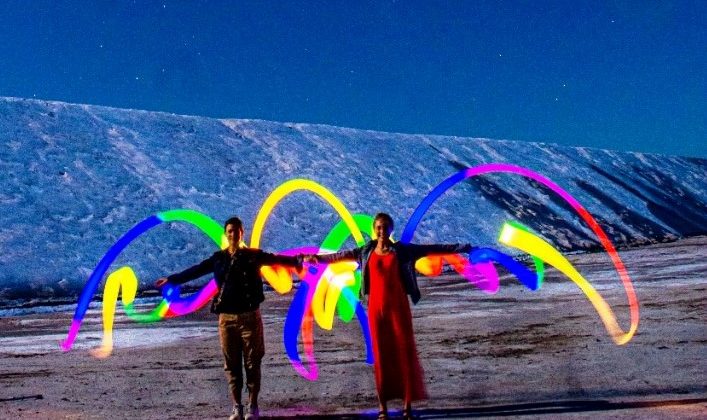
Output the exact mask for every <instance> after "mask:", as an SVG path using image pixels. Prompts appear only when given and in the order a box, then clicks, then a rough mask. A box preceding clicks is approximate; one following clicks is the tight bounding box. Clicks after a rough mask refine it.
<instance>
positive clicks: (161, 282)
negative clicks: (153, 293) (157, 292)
mask: <svg viewBox="0 0 707 420" xmlns="http://www.w3.org/2000/svg"><path fill="white" fill-rule="evenodd" d="M168 282H169V280H167V277H160V278H159V279H157V281H156V282H155V287H156V288H158V289H159V288H161V287H162V286H164V285H165V284H167V283H168Z"/></svg>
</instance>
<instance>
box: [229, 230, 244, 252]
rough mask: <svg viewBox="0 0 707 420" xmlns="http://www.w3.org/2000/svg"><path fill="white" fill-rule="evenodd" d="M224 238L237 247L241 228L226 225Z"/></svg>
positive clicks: (241, 237)
mask: <svg viewBox="0 0 707 420" xmlns="http://www.w3.org/2000/svg"><path fill="white" fill-rule="evenodd" d="M226 239H228V245H229V246H231V247H238V244H239V243H241V239H243V228H241V229H236V228H235V226H234V225H226Z"/></svg>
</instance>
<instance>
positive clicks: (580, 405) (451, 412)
mask: <svg viewBox="0 0 707 420" xmlns="http://www.w3.org/2000/svg"><path fill="white" fill-rule="evenodd" d="M694 404H707V398H688V399H671V400H651V401H645V400H641V401H621V402H611V401H606V400H571V401H548V402H539V403H522V404H505V405H493V406H484V407H467V408H448V409H435V408H426V409H420V410H414V412H413V414H414V417H415V418H419V419H440V418H476V417H505V416H523V415H525V416H527V415H547V414H562V413H581V412H591V411H613V410H631V409H643V408H659V407H669V406H680V405H694ZM389 415H390V418H400V417H402V413H401V412H400V411H391V412H390V413H389ZM294 417H300V416H294ZM302 417H307V418H311V419H322V420H324V419H332V420H334V419H336V420H344V419H374V418H376V417H377V413H365V414H337V415H312V414H307V415H306V416H302ZM262 418H263V419H290V418H292V417H289V416H288V417H282V416H278V417H262Z"/></svg>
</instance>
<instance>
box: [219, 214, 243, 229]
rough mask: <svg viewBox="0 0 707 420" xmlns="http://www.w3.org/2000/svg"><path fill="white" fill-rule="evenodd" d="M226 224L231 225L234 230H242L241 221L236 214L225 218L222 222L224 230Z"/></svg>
mask: <svg viewBox="0 0 707 420" xmlns="http://www.w3.org/2000/svg"><path fill="white" fill-rule="evenodd" d="M228 225H233V228H234V229H236V230H243V222H242V221H241V219H239V218H237V217H236V216H233V217H231V218H229V219H228V220H226V223H224V224H223V230H226V228H227V227H228Z"/></svg>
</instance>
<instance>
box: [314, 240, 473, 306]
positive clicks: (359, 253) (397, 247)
mask: <svg viewBox="0 0 707 420" xmlns="http://www.w3.org/2000/svg"><path fill="white" fill-rule="evenodd" d="M376 244H377V242H376V241H370V242H369V243H367V244H366V245H364V246H362V247H359V248H354V249H350V250H347V251H341V252H337V253H334V254H326V255H317V259H318V260H319V261H320V262H323V263H332V262H336V261H344V260H353V261H356V262H357V263H358V266H359V268H361V272H362V273H363V287H362V288H361V293H362V294H363V295H367V294H368V291H369V288H370V285H369V275H368V260H369V259H370V257H371V253H372V252H373V250H375V249H376ZM392 247H393V252H395V255H396V257H397V259H398V264H399V267H400V279H401V280H402V282H403V286H405V292H406V293H407V294H408V295H410V298H411V299H412V303H417V302H418V301H419V300H420V288H419V287H418V286H417V276H416V275H415V261H417V260H419V259H420V258H422V257H425V256H427V255H435V254H437V255H440V254H456V253H459V252H464V253H469V252H471V250H472V246H471V244H444V245H417V244H403V243H400V242H394V243H393V245H392Z"/></svg>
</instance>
